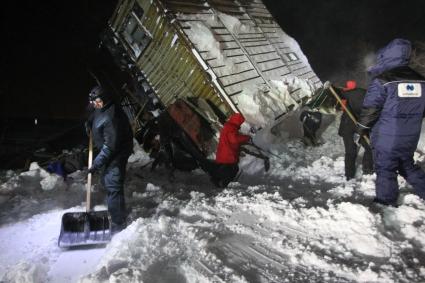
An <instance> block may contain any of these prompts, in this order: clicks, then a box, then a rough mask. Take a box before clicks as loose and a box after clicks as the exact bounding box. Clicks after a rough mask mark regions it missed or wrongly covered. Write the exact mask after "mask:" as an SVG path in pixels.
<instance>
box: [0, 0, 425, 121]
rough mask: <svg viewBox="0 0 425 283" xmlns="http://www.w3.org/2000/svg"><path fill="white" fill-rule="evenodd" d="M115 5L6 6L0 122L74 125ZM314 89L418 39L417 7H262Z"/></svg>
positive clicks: (278, 3)
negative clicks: (313, 79)
mask: <svg viewBox="0 0 425 283" xmlns="http://www.w3.org/2000/svg"><path fill="white" fill-rule="evenodd" d="M116 2H117V1H113V0H75V1H27V2H25V1H8V4H7V6H5V7H4V8H3V9H2V10H3V11H2V13H3V15H2V21H3V24H2V30H3V32H2V45H3V51H2V73H3V74H2V75H1V81H2V82H1V85H0V105H1V106H0V111H1V117H2V118H3V119H4V118H5V117H6V118H10V117H30V118H35V117H37V118H78V117H82V115H83V114H84V109H85V106H86V105H87V93H88V91H89V90H90V88H91V87H92V86H93V85H94V84H95V80H94V79H93V78H92V77H91V76H90V75H89V73H88V69H89V68H90V65H91V64H92V61H93V58H94V57H95V53H96V48H97V45H98V43H99V33H100V32H101V31H102V30H103V29H104V28H105V26H106V23H107V20H108V18H109V17H110V15H111V14H112V12H113V10H114V8H115V5H116ZM264 3H265V4H266V6H267V7H268V8H269V10H270V11H271V12H272V14H273V15H274V17H275V18H276V20H277V21H278V22H279V23H280V25H281V26H282V28H283V30H284V31H285V32H286V33H288V34H289V35H290V36H292V37H294V38H295V39H296V40H297V41H298V42H299V44H300V46H301V48H302V50H303V51H304V53H305V54H306V56H307V58H308V59H309V61H310V64H311V66H312V67H313V69H314V70H315V72H316V73H317V75H318V76H319V77H320V79H321V80H322V81H326V80H331V81H333V82H336V83H341V82H343V81H344V80H346V79H347V78H357V79H359V80H360V81H361V83H364V82H365V75H364V74H365V73H364V63H363V62H364V58H365V56H366V55H367V54H371V53H372V52H373V51H375V50H376V49H377V48H379V47H382V46H383V45H385V44H386V43H388V42H389V41H390V40H391V39H393V38H395V37H403V38H407V39H412V40H413V39H421V40H424V37H425V1H420V0H418V1H412V0H411V1H409V0H405V1H389V0H373V1H372V0H356V1H343V0H323V1H313V0H312V1H302V0H274V1H273V0H264Z"/></svg>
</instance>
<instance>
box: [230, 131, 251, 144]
mask: <svg viewBox="0 0 425 283" xmlns="http://www.w3.org/2000/svg"><path fill="white" fill-rule="evenodd" d="M250 138H251V137H250V136H248V135H242V134H239V133H231V134H230V135H229V141H230V142H231V143H233V144H243V143H247V142H248V141H249V139H250Z"/></svg>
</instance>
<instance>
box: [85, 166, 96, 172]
mask: <svg viewBox="0 0 425 283" xmlns="http://www.w3.org/2000/svg"><path fill="white" fill-rule="evenodd" d="M87 171H88V173H89V174H94V173H95V172H96V171H97V168H96V167H95V166H92V167H90V168H89V169H88V170H87Z"/></svg>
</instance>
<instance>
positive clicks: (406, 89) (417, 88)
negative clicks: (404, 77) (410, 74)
mask: <svg viewBox="0 0 425 283" xmlns="http://www.w3.org/2000/svg"><path fill="white" fill-rule="evenodd" d="M398 96H399V97H421V96H422V88H421V84H418V83H400V84H398Z"/></svg>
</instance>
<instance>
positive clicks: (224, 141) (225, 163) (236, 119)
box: [207, 113, 251, 188]
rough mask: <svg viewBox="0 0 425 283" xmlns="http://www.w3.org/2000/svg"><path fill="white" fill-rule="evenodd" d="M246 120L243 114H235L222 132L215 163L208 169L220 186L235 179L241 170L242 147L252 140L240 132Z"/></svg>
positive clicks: (222, 186)
mask: <svg viewBox="0 0 425 283" xmlns="http://www.w3.org/2000/svg"><path fill="white" fill-rule="evenodd" d="M244 121H245V118H244V117H243V116H242V114H240V113H236V114H233V115H232V116H230V118H229V120H228V121H227V122H226V123H225V124H224V126H223V129H222V130H221V132H220V138H219V142H218V146H217V152H216V159H215V163H214V164H210V167H209V168H208V169H207V171H208V172H209V173H210V176H211V181H212V182H213V183H214V184H215V185H216V186H217V187H219V188H225V187H226V186H227V185H228V184H229V183H230V182H232V181H233V180H234V178H235V177H236V175H237V174H238V171H239V165H238V163H239V154H240V147H241V145H242V144H245V143H248V142H249V141H250V140H251V137H250V136H248V135H243V134H240V133H239V129H240V127H241V125H242V123H243V122H244Z"/></svg>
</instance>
